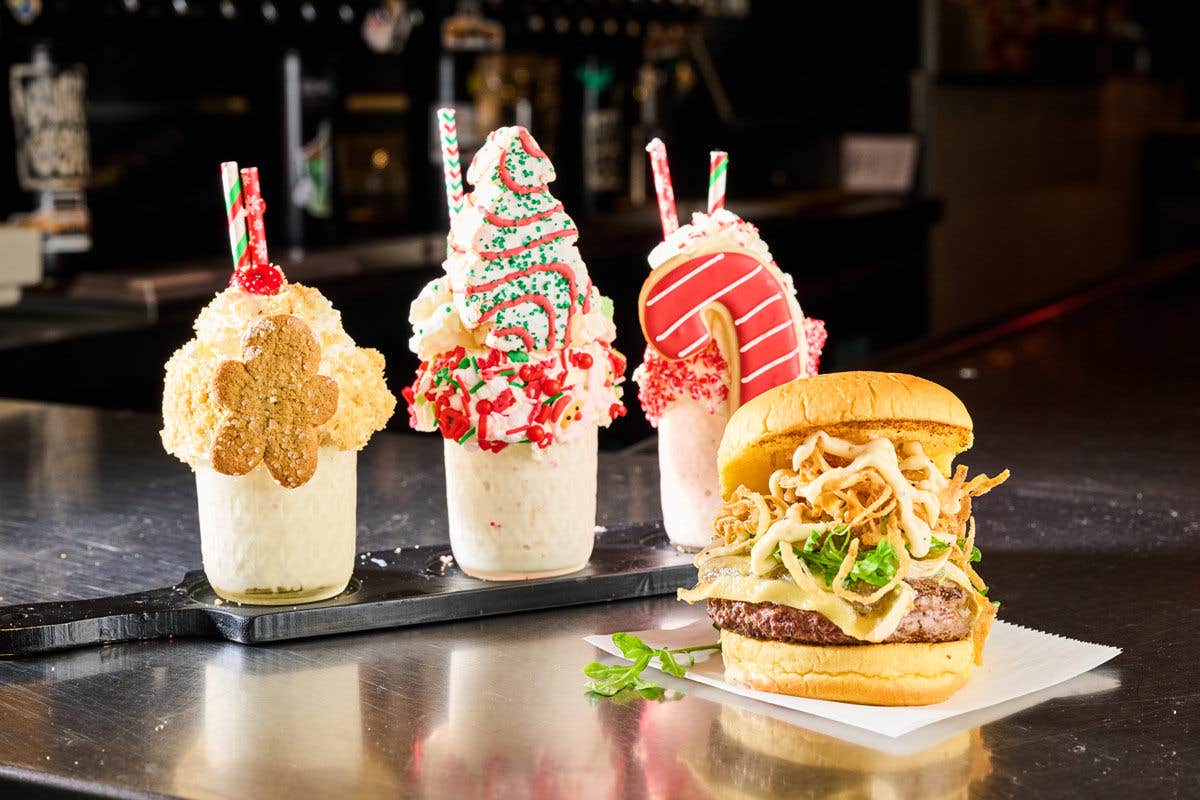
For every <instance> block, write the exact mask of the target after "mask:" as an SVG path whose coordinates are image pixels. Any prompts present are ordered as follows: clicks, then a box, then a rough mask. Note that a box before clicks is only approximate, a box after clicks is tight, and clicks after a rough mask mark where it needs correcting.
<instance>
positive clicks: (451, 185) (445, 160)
mask: <svg viewBox="0 0 1200 800" xmlns="http://www.w3.org/2000/svg"><path fill="white" fill-rule="evenodd" d="M437 118H438V136H439V137H440V138H441V140H442V175H443V177H445V179H446V208H447V209H448V211H449V213H450V222H451V223H453V222H454V218H455V217H456V216H458V212H460V211H462V207H463V178H462V165H461V163H460V161H459V154H458V125H457V124H456V123H455V121H454V109H453V108H439V109H438V110H437Z"/></svg>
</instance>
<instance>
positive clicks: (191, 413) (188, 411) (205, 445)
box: [162, 277, 396, 605]
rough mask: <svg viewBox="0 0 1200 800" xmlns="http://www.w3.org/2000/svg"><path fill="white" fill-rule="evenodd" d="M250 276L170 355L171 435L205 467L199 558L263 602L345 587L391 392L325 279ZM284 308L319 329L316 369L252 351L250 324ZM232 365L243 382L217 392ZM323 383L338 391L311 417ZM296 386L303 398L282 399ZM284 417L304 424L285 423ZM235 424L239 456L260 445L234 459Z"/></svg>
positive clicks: (255, 345) (295, 323)
mask: <svg viewBox="0 0 1200 800" xmlns="http://www.w3.org/2000/svg"><path fill="white" fill-rule="evenodd" d="M247 285H248V286H249V287H250V288H247V287H246V286H244V285H242V284H241V283H239V282H238V281H234V282H233V284H232V285H231V286H230V287H229V288H228V289H226V290H224V291H223V292H220V293H219V294H217V296H216V297H215V298H214V299H213V301H212V302H211V303H209V305H208V306H207V307H205V309H204V310H203V311H201V312H200V316H199V317H198V318H197V319H196V324H195V330H196V335H195V337H194V338H193V339H192V340H191V341H189V342H187V343H186V344H184V345H183V347H181V348H180V349H179V350H177V351H176V352H175V354H174V355H173V356H172V357H171V359H170V361H168V362H167V366H166V379H165V383H164V389H163V429H162V441H163V446H164V447H165V448H166V450H167V451H168V452H169V453H171V454H172V455H174V456H176V457H177V458H179V459H180V460H181V461H184V462H185V463H187V464H188V465H189V466H191V467H192V469H193V471H194V472H195V474H196V494H197V501H198V508H199V522H200V541H201V552H202V555H203V558H204V570H205V573H206V575H207V577H208V580H209V583H210V585H211V586H212V588H213V590H214V591H215V592H216V593H217V594H218V595H220V596H221V597H223V598H224V599H226V600H232V601H236V602H240V603H252V604H257V605H279V604H289V605H290V604H293V603H304V602H313V601H316V600H323V599H326V598H329V597H333V596H334V595H337V594H339V593H341V592H342V590H343V589H345V588H346V584H347V582H348V581H349V580H350V574H351V572H352V571H353V569H354V552H355V533H356V524H355V506H356V467H357V461H358V450H360V449H362V447H364V446H365V445H366V443H367V440H368V439H369V438H370V437H371V435H372V434H373V433H374V432H375V431H377V430H381V429H382V428H383V427H384V425H386V424H387V420H388V418H389V417H391V415H392V412H393V410H394V409H395V405H396V399H395V397H393V396H392V394H391V392H389V391H388V389H387V385H386V383H385V382H384V375H383V369H384V361H383V356H382V355H381V354H380V353H379V352H378V351H376V350H370V349H365V348H360V347H357V346H356V345H355V343H354V341H353V340H352V339H351V338H350V337H349V336H348V335H347V334H346V332H345V330H343V328H342V324H341V315H340V314H339V313H338V312H337V311H336V310H334V308H333V306H332V305H330V303H329V301H328V300H326V299H325V298H324V297H323V296H322V295H321V293H320V292H318V291H317V290H316V289H312V288H309V287H307V286H302V285H300V284H297V283H288V282H286V281H285V280H282V277H281V278H280V281H279V283H278V284H276V285H274V286H272V285H269V284H268V285H267V286H263V285H262V284H260V283H255V282H250V281H247ZM279 320H288V321H290V324H291V326H292V328H293V333H296V332H301V333H302V332H304V331H307V335H308V336H309V337H311V339H310V340H308V341H309V345H310V346H313V347H314V348H315V349H313V350H311V351H310V355H311V357H312V359H313V362H312V363H311V364H310V365H309V368H310V369H311V370H312V373H311V374H307V373H306V372H305V370H303V369H301V367H300V365H299V362H296V361H295V360H294V359H290V358H289V357H282V355H281V358H280V359H278V360H270V366H268V365H267V363H266V362H263V363H259V362H258V361H256V360H255V358H254V356H255V354H256V352H258V351H259V350H261V349H262V343H261V342H259V341H258V340H256V339H254V340H252V337H253V336H254V335H255V334H254V332H255V331H259V332H260V333H262V332H263V331H267V332H270V331H271V330H272V329H273V327H274V326H275V325H276V321H279ZM248 345H249V346H248ZM289 346H290V345H289ZM229 374H235V375H236V374H241V375H242V376H243V377H242V379H241V380H242V382H243V383H244V384H245V385H242V386H238V387H235V388H236V389H237V391H231V390H228V389H227V390H225V391H224V392H222V390H221V389H219V388H218V386H217V384H218V383H220V382H221V381H220V380H219V376H226V377H228V375H229ZM297 381H299V382H300V383H299V384H297ZM306 382H307V383H306ZM316 386H324V387H325V388H326V389H327V390H329V391H330V393H331V394H332V395H333V397H334V398H335V400H334V401H333V402H334V403H335V405H334V406H331V407H330V408H326V409H325V411H326V412H329V411H330V410H332V413H329V414H328V416H327V417H325V418H323V419H321V421H320V422H319V423H317V424H310V423H311V422H312V421H313V419H315V418H314V417H312V416H311V412H312V407H313V405H314V402H315V401H314V396H313V395H312V394H311V391H312V390H313V388H314V387H316ZM289 394H291V395H293V397H292V400H293V401H294V402H292V403H285V402H284V400H285V399H286V397H287V396H288V395H289ZM284 406H289V407H290V406H295V408H292V409H291V411H290V412H289V411H285V410H282V409H283V407H284ZM289 413H290V414H291V416H288V414H289ZM239 426H241V427H242V428H245V429H246V430H243V431H241V432H240V434H239V431H238V427H239ZM280 428H286V429H292V430H296V429H303V433H304V436H305V437H306V438H305V440H304V441H300V440H293V439H292V438H289V437H286V436H285V437H281V436H280V434H279V430H280ZM254 430H258V431H260V432H261V435H257V436H256V435H253V434H252V433H250V432H251V431H254ZM227 435H228V436H231V437H232V438H231V439H230V441H231V442H235V441H236V442H237V444H236V445H232V446H234V447H236V448H237V449H238V450H239V452H238V455H239V457H240V456H243V455H244V453H242V450H243V449H244V450H245V451H246V452H250V451H256V452H255V453H254V454H253V456H252V457H246V458H242V459H241V460H240V462H239V463H236V464H233V465H232V467H231V465H230V464H226V463H225V462H224V460H223V459H222V458H220V457H219V456H220V452H219V451H220V449H221V446H222V442H223V441H224V439H223V437H225V436H227ZM243 439H244V440H245V441H243ZM307 447H311V450H306V448H307ZM281 463H282V466H281Z"/></svg>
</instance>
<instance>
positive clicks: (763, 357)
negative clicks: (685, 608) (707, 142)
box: [633, 143, 825, 547]
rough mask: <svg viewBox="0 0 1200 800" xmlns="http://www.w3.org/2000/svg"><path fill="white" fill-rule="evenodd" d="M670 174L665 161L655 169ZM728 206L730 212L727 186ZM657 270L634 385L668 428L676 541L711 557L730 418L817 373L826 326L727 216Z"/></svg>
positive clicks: (703, 219) (674, 237)
mask: <svg viewBox="0 0 1200 800" xmlns="http://www.w3.org/2000/svg"><path fill="white" fill-rule="evenodd" d="M659 147H660V148H661V143H659ZM717 155H718V154H716V153H714V158H713V164H714V168H715V167H716V166H717V165H720V170H721V175H722V177H723V174H724V165H725V164H726V163H727V161H725V160H724V158H717ZM719 155H720V156H722V157H723V156H724V154H723V153H720V154H719ZM660 165H661V167H663V168H665V153H662V154H660V155H659V158H658V160H657V163H656V164H655V168H656V170H657V169H659V168H660ZM665 182H666V183H667V184H668V185H669V174H668V175H667V177H666V179H665ZM719 197H720V201H721V203H723V201H724V187H723V182H722V184H721V186H720V192H719ZM661 200H662V198H661V197H660V203H661ZM713 204H714V203H713V200H712V195H711V194H710V205H713ZM671 205H672V206H673V202H672V204H671ZM669 227H670V224H669V217H668V216H664V230H667V229H668V228H669ZM648 261H649V264H650V269H651V273H650V276H649V277H648V278H647V280H646V282H645V284H644V285H643V287H642V294H641V298H640V301H639V315H640V318H641V322H642V330H643V333H644V334H645V335H646V340H647V343H648V344H647V347H646V353H645V357H644V360H643V362H642V364H641V366H639V367H638V368H637V369H636V370H635V371H634V374H633V378H634V380H635V381H636V382H637V384H638V399H639V401H640V402H641V405H642V410H643V411H644V412H645V414H646V419H647V421H649V423H650V424H651V425H652V426H654V427H655V428H657V429H658V456H659V471H660V475H661V484H660V493H661V497H662V510H663V525H664V527H665V528H666V531H667V536H668V538H669V539H670V540H671V541H672V542H674V543H676V544H678V545H681V546H686V547H702V546H704V545H706V544H708V542H709V540H710V539H711V538H712V520H713V518H714V517H715V516H716V513H717V510H718V508H719V506H720V504H721V492H720V489H719V487H718V482H717V468H716V454H717V445H718V444H719V443H720V441H721V434H722V432H723V431H724V429H725V423H726V422H727V421H728V419H729V415H730V414H731V413H732V412H733V410H734V409H736V408H737V406H738V405H739V404H740V403H744V402H746V401H747V400H749V399H750V398H752V397H754V396H756V395H758V394H761V393H762V392H764V391H766V390H767V389H770V388H772V387H773V386H777V385H779V384H781V383H786V382H787V381H791V380H794V379H796V378H798V377H802V376H805V375H812V374H815V373H816V370H817V364H818V361H819V359H820V354H821V348H822V346H823V345H824V342H825V326H824V323H822V322H821V321H819V320H813V319H806V318H805V317H804V314H803V312H802V311H801V310H800V305H799V303H798V302H797V301H796V290H795V288H794V286H793V285H792V280H791V277H790V276H789V275H787V274H786V273H784V272H782V271H781V270H780V269H779V267H778V266H777V265H776V264H775V261H774V259H773V258H772V257H771V253H770V250H769V249H768V248H767V245H766V243H765V242H763V240H762V239H761V238H760V237H759V235H758V230H757V229H756V228H755V227H754V226H753V225H751V224H750V223H748V222H746V221H744V220H743V219H741V218H740V217H738V216H737V215H736V214H733V213H731V212H729V211H727V210H725V209H724V208H721V207H716V208H712V209H711V210H710V212H709V213H707V214H705V213H696V214H694V215H693V216H692V221H691V224H688V225H684V226H683V227H681V228H678V229H676V230H669V231H668V232H667V233H666V235H665V237H664V241H663V242H662V243H660V244H659V245H658V246H656V247H655V248H654V250H652V251H651V252H650V256H649V258H648Z"/></svg>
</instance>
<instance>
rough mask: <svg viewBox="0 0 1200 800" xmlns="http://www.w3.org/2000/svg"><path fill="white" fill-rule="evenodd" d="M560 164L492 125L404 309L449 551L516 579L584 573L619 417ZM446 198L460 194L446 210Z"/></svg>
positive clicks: (419, 425)
mask: <svg viewBox="0 0 1200 800" xmlns="http://www.w3.org/2000/svg"><path fill="white" fill-rule="evenodd" d="M554 177H555V175H554V167H553V166H552V165H551V163H550V160H549V159H548V158H547V157H546V154H545V153H544V152H542V150H541V149H540V148H539V147H538V145H537V142H536V141H534V139H533V137H532V136H531V135H530V134H529V132H528V131H527V130H525V129H524V128H521V127H509V128H501V129H499V130H497V131H494V132H493V133H492V134H490V135H489V136H488V138H487V141H486V143H485V144H484V146H483V147H482V148H481V149H480V151H479V152H478V153H477V154H476V156H475V158H474V159H473V161H472V162H471V167H470V169H469V170H468V172H467V179H468V180H469V181H470V183H471V184H472V185H473V187H474V189H473V191H472V192H471V193H470V194H469V195H467V196H466V197H465V198H462V204H461V209H460V210H459V211H457V213H455V214H454V215H453V220H452V223H451V228H450V236H449V247H448V256H447V258H446V261H445V263H444V265H443V266H444V268H445V272H446V274H445V275H444V276H441V277H438V278H436V279H435V280H433V281H432V282H431V283H430V284H429V285H428V286H426V287H425V289H424V290H423V291H422V292H421V294H420V296H419V297H418V298H417V299H416V301H414V303H413V304H412V308H411V311H410V314H409V320H410V322H411V323H412V326H413V337H412V340H411V342H410V346H411V349H412V350H413V352H415V353H416V354H417V355H418V357H419V358H420V359H421V364H420V367H419V368H418V370H417V376H416V380H415V381H414V383H413V384H412V386H410V387H407V388H406V389H405V390H404V393H403V394H404V396H405V399H406V400H407V401H408V404H409V415H410V422H411V424H412V427H413V428H415V429H417V430H421V431H435V430H436V431H438V432H439V433H440V434H441V435H442V438H443V439H444V440H445V444H444V453H445V468H446V488H447V510H448V514H449V533H450V544H451V547H452V549H453V551H454V556H455V560H456V562H457V563H458V565H459V566H460V567H461V568H462V569H463V571H464V572H466V573H467V574H468V575H472V576H475V577H478V578H484V579H489V580H517V579H524V578H534V577H546V576H550V575H561V574H565V573H568V572H574V571H576V570H579V569H582V568H583V566H584V565H585V564H586V563H587V560H588V558H589V557H590V556H591V551H592V544H593V542H594V530H595V518H596V431H597V428H598V427H600V426H607V425H609V424H610V423H611V422H612V420H613V419H615V418H616V417H618V416H622V415H623V414H624V413H625V409H624V407H623V406H622V405H621V382H622V381H623V375H624V371H625V359H624V357H623V356H622V355H621V354H620V353H618V352H617V351H615V350H614V349H613V348H612V341H613V339H614V338H615V336H616V330H615V328H614V327H613V323H612V305H611V303H610V302H609V301H608V300H607V298H604V297H602V296H601V295H600V293H599V291H598V290H597V289H596V288H595V286H593V285H592V282H591V279H590V278H589V277H588V273H587V268H586V267H585V266H584V263H583V260H582V259H581V258H580V256H579V251H578V250H577V249H576V247H575V241H576V239H577V238H578V236H579V233H578V231H577V230H576V228H575V224H574V222H572V220H571V218H570V217H569V216H567V214H566V213H565V212H564V211H563V207H562V204H561V203H559V202H558V201H557V200H556V199H555V198H554V197H553V196H552V195H551V194H550V192H549V189H548V188H547V186H546V184H548V183H549V182H550V181H552V180H554ZM451 207H452V208H453V204H452V206H451Z"/></svg>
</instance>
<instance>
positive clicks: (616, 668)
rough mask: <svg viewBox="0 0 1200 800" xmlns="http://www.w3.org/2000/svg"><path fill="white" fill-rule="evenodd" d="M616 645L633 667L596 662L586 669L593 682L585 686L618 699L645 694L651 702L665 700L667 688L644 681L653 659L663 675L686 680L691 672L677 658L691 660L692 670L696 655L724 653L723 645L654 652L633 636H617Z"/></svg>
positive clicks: (585, 667)
mask: <svg viewBox="0 0 1200 800" xmlns="http://www.w3.org/2000/svg"><path fill="white" fill-rule="evenodd" d="M612 641H613V644H615V645H616V646H617V648H618V649H620V651H621V654H622V655H624V656H625V657H626V658H628V659H631V660H632V661H633V663H632V664H605V663H602V662H600V661H593V662H591V663H590V664H587V665H585V666H584V668H583V674H584V675H586V676H588V677H589V678H591V679H592V680H590V681H588V682H587V684H585V688H586V689H587V690H588V691H589V692H592V693H594V694H597V695H601V696H603V697H615V696H617V695H618V694H621V693H622V692H629V691H633V692H638V693H641V695H642V696H643V697H646V698H647V699H662V697H663V688H662V687H661V686H658V685H657V684H655V683H653V682H651V681H648V680H646V679H645V678H643V677H642V672H643V671H644V670H645V669H646V667H648V666H650V661H651V659H654V658H657V659H658V663H659V664H660V666H661V669H662V671H663V672H665V673H667V674H668V675H674V676H675V677H676V678H682V677H683V676H684V674H685V673H686V672H687V669H686V668H685V667H684V666H683V665H681V664H680V663H679V660H678V659H677V658H676V656H680V655H684V656H687V660H688V663H687V666H689V667H690V666H692V665H693V664H695V663H696V662H695V657H694V656H693V655H692V653H696V652H700V651H702V650H720V649H721V645H720V644H705V645H696V646H694V647H681V648H679V649H677V650H668V649H667V648H665V647H660V648H654V647H651V646H650V645H648V644H646V643H645V642H643V641H642V640H641V639H639V638H638V637H636V636H634V635H632V634H629V633H614V634H613V637H612Z"/></svg>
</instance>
